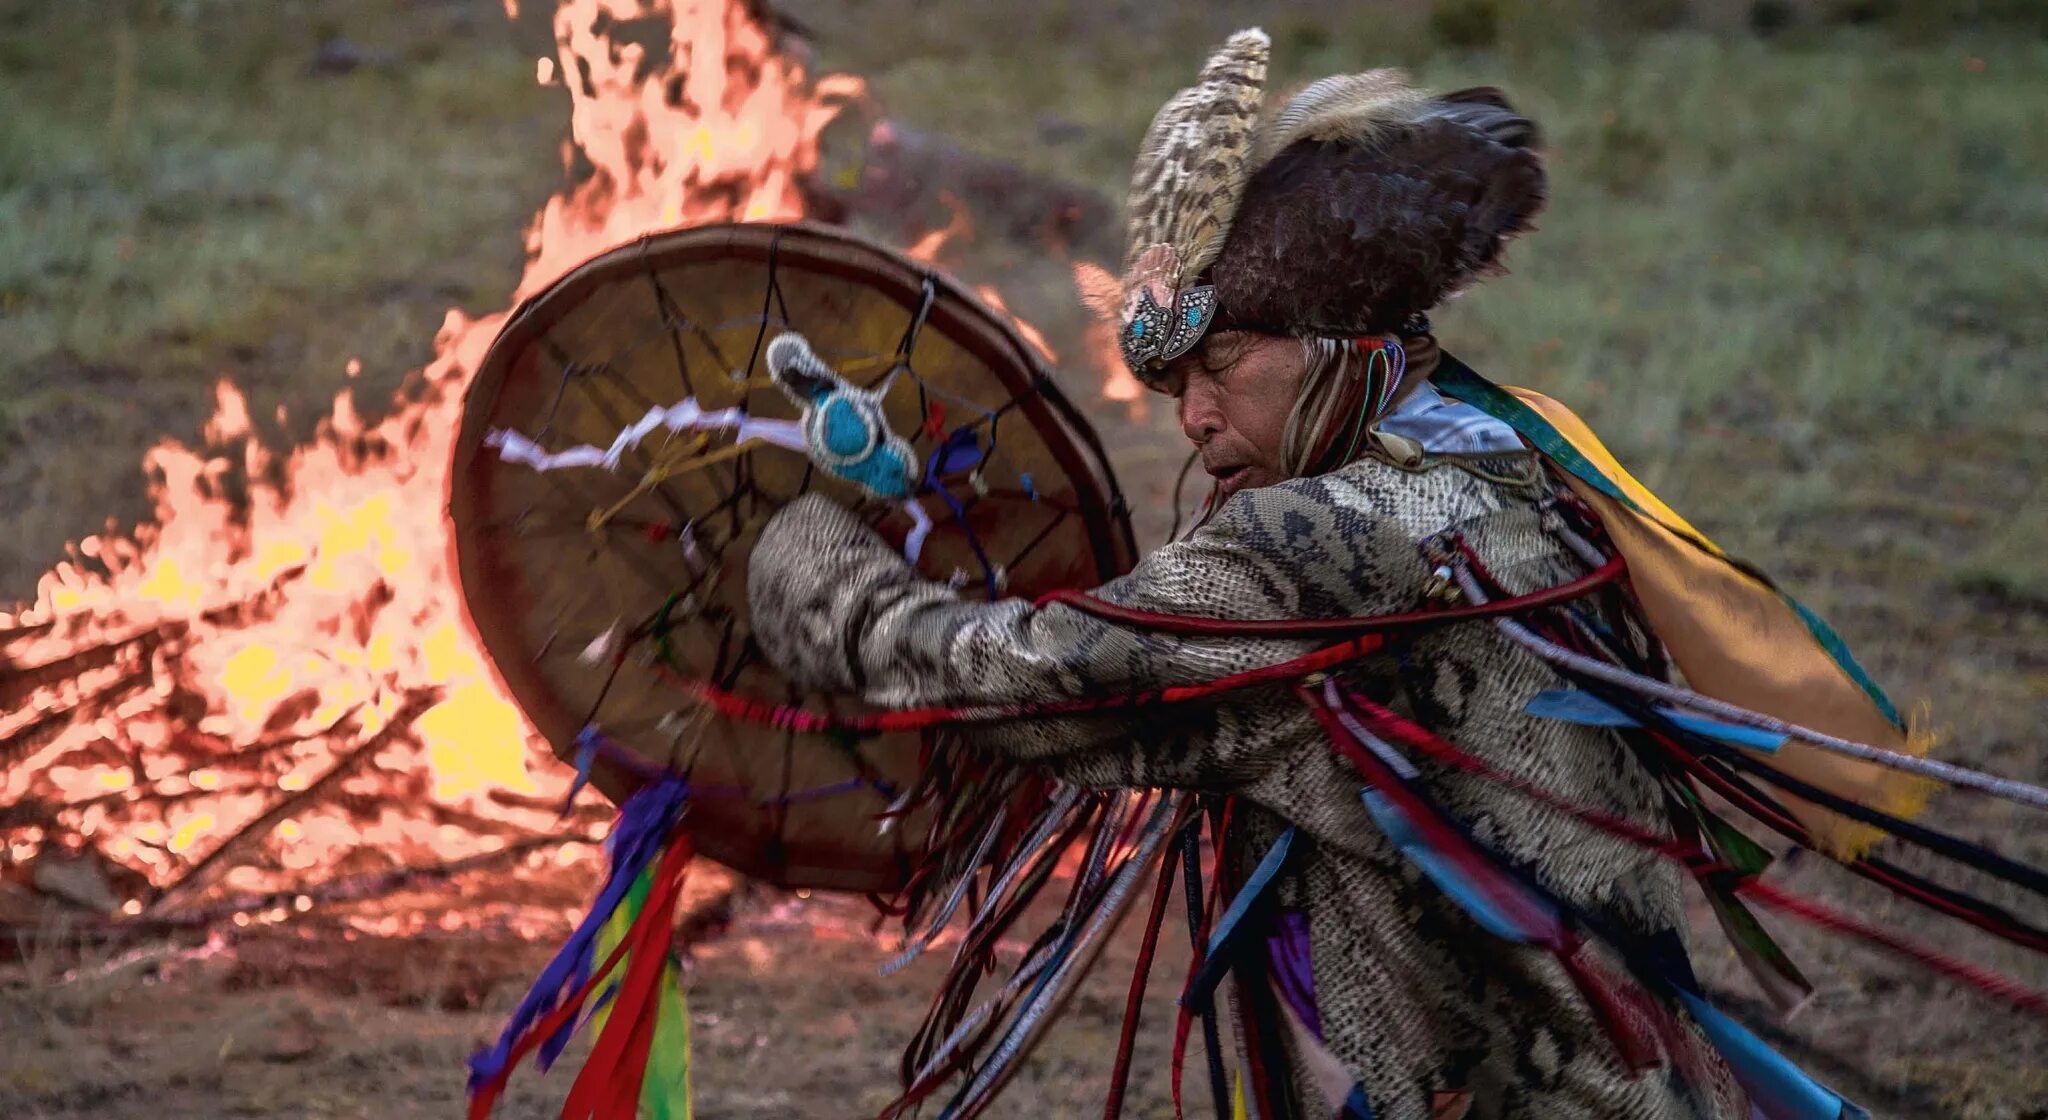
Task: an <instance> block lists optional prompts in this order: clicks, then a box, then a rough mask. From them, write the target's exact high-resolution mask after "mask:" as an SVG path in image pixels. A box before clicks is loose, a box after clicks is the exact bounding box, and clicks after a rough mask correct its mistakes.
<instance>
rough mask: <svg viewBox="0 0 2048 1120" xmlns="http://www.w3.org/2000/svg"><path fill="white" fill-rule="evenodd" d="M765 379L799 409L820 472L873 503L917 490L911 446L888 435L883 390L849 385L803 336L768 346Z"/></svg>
mask: <svg viewBox="0 0 2048 1120" xmlns="http://www.w3.org/2000/svg"><path fill="white" fill-rule="evenodd" d="M766 357H767V361H768V374H769V376H770V377H772V378H774V380H775V384H776V386H777V387H778V388H780V389H781V390H782V391H783V392H784V393H786V394H788V396H789V399H790V400H792V401H794V402H796V404H797V407H799V408H801V409H803V418H802V420H801V423H802V425H803V432H804V447H805V451H806V453H808V454H809V455H810V457H811V461H812V462H814V463H816V464H817V465H818V467H819V469H821V470H823V471H825V472H826V473H828V474H831V475H832V476H834V477H835V478H842V479H845V480H846V481H848V482H851V483H853V484H854V485H856V486H858V487H860V488H861V489H863V490H866V491H867V492H868V493H870V494H873V495H875V496H876V497H878V498H884V499H887V500H889V501H900V500H902V499H905V498H908V497H910V495H911V493H912V492H913V491H914V490H915V489H916V486H917V467H916V456H915V453H914V452H913V451H912V450H911V448H910V444H909V443H908V442H907V441H906V440H904V439H903V437H901V436H899V435H897V434H896V433H895V432H893V431H890V430H889V422H888V418H887V417H886V416H885V415H884V414H883V412H882V391H881V390H875V389H862V388H860V387H859V386H856V385H853V384H851V383H850V382H848V381H847V380H846V379H845V378H843V377H841V376H839V374H838V373H837V372H836V371H834V370H833V369H832V367H831V366H828V365H826V364H825V363H824V361H823V360H821V359H820V358H819V357H818V355H817V354H815V353H813V352H812V350H811V345H810V343H808V342H806V341H804V338H803V336H802V335H799V334H795V333H790V334H784V335H780V336H777V337H776V339H775V340H774V341H773V342H770V343H769V344H768V351H767V355H766Z"/></svg>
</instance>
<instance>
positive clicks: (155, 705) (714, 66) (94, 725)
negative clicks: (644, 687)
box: [0, 0, 861, 923]
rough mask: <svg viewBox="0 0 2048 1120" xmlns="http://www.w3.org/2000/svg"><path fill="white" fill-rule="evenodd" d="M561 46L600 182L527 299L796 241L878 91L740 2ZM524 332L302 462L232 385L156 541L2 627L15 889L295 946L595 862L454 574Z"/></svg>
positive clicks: (158, 463) (166, 447) (587, 188)
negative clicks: (580, 272)
mask: <svg viewBox="0 0 2048 1120" xmlns="http://www.w3.org/2000/svg"><path fill="white" fill-rule="evenodd" d="M651 20H665V21H667V22H668V23H669V25H670V26H669V30H668V34H667V35H666V36H659V35H656V36H649V35H648V34H647V25H648V23H649V22H650V21H651ZM554 26H555V32H556V44H557V54H556V57H555V58H554V59H543V60H541V62H540V64H539V67H538V76H539V78H540V80H541V81H542V82H543V83H551V82H553V81H555V80H556V79H557V75H558V74H559V75H560V76H562V79H563V80H562V84H563V85H564V86H565V88H566V89H567V91H568V94H569V97H570V100H571V104H572V117H571V127H572V132H573V137H574V143H575V145H576V148H577V150H578V151H579V152H580V153H581V155H582V157H583V158H584V159H585V160H587V161H588V163H589V164H590V165H591V166H592V167H593V169H594V170H593V171H592V172H591V173H590V174H589V175H588V176H587V177H585V178H583V179H582V180H581V181H580V182H578V183H576V184H574V185H573V186H571V187H569V188H567V189H565V190H564V191H563V192H561V193H560V194H558V195H557V196H555V197H554V198H552V199H550V200H549V201H548V202H547V204H546V205H545V206H544V207H543V208H542V209H541V211H540V213H539V214H538V215H536V217H535V219H534V222H533V224H532V226H531V227H530V228H529V230H528V234H527V250H528V259H527V266H526V270H525V273H524V275H523V276H522V278H521V280H520V282H519V285H518V289H517V294H518V295H519V296H521V297H523V296H526V295H528V294H531V293H533V292H535V291H537V290H539V289H540V288H542V287H543V286H545V285H546V284H547V283H548V282H549V281H550V280H552V279H554V278H555V277H556V276H557V275H559V274H560V273H561V272H562V271H563V270H565V269H567V268H569V267H571V266H572V265H574V264H576V263H577V262H579V261H581V260H583V259H585V258H587V257H589V256H591V255H592V254H594V253H596V252H598V251H600V250H602V249H605V248H607V247H609V246H612V245H615V244H618V243H620V242H623V241H627V240H630V239H632V238H634V237H637V236H639V235H642V234H645V233H647V232H650V231H653V230H657V229H661V228H666V227H670V226H675V225H686V224H695V223H703V222H713V221H726V220H736V219H744V220H777V219H790V218H796V217H800V216H802V214H803V212H804V203H803V197H802V194H801V193H800V186H801V184H802V182H803V180H804V177H805V176H806V174H807V173H808V172H809V171H810V170H811V168H812V167H813V166H814V164H815V162H816V153H817V137H818V133H819V131H820V129H822V128H823V127H824V126H825V125H826V124H827V123H828V122H829V121H830V120H831V119H832V118H833V116H834V115H835V114H836V113H837V112H838V111H839V109H840V107H841V106H842V105H843V104H844V103H846V101H847V100H848V99H850V98H853V97H856V96H858V95H859V93H860V90H861V87H860V83H859V82H858V81H857V80H854V79H850V78H845V77H828V78H824V79H821V80H817V81H813V80H811V79H810V78H809V77H808V76H807V75H806V74H805V73H804V72H803V70H802V68H801V67H800V65H799V64H798V63H796V62H795V61H793V60H791V59H790V58H788V57H786V56H784V55H783V54H781V53H778V51H777V49H776V47H777V44H776V43H775V42H774V41H773V33H772V32H771V31H769V30H768V29H767V28H765V27H764V26H763V25H762V24H761V23H759V22H757V20H756V19H755V17H754V16H753V15H752V14H750V8H749V6H748V5H747V4H744V3H740V2H737V0H675V2H674V3H673V4H670V5H662V4H653V5H644V4H642V3H640V2H638V0H635V2H631V3H629V2H626V0H567V2H565V3H564V4H563V5H562V6H561V8H560V10H559V11H558V12H557V14H556V17H555V22H554ZM625 29H630V30H631V32H632V33H631V34H630V35H627V34H625V33H624V30H625ZM664 38H665V39H666V42H665V44H664V43H663V39H664ZM503 318H504V313H497V314H492V315H488V316H484V317H482V318H471V317H469V316H467V315H465V314H464V313H462V312H460V311H455V310H451V311H449V312H448V315H447V318H446V321H445V323H444V325H443V327H442V330H441V332H440V334H439V336H438V337H437V338H436V339H435V355H436V356H435V358H434V360H433V361H432V362H431V363H430V364H429V365H428V366H427V367H426V368H425V369H423V370H421V371H420V372H419V374H418V375H417V378H416V384H417V388H416V389H415V390H414V391H413V392H412V393H411V394H410V395H409V396H408V397H407V399H405V400H403V401H401V402H400V403H399V404H398V405H397V406H396V407H395V408H394V409H393V410H392V411H391V413H390V415H389V416H388V417H387V418H385V419H384V420H383V421H381V422H379V423H376V424H374V425H369V424H365V423H364V422H363V420H362V419H361V417H360V416H359V415H358V413H357V411H356V407H355V402H354V400H353V397H352V396H351V392H350V390H349V389H347V388H343V389H342V390H341V391H340V392H339V393H338V394H337V395H336V397H335V400H334V405H333V408H332V411H331V413H330V415H329V416H328V417H327V418H326V420H324V421H323V422H322V424H321V426H320V430H319V434H318V436H317V438H315V439H314V440H313V442H311V443H310V444H308V445H307V446H304V447H299V448H296V449H293V450H290V451H288V452H277V451H274V450H272V449H270V448H267V447H265V446H263V445H262V443H261V442H259V441H258V440H257V439H255V438H254V437H252V435H251V434H250V425H249V418H248V410H247V408H246V405H245V402H244V400H243V397H242V395H241V394H240V393H239V392H238V391H237V390H236V389H235V387H234V386H233V385H230V384H227V383H225V382H224V383H222V384H221V385H220V386H219V390H218V405H217V409H216V412H215V416H214V419H213V420H212V421H211V422H210V423H209V424H208V425H207V426H206V429H205V432H204V440H203V442H202V443H201V444H200V445H199V446H196V447H188V446H185V445H182V444H179V443H175V442H168V441H167V442H165V443H164V444H162V445H160V446H158V447H157V448H155V449H154V450H152V451H151V452H150V453H149V454H148V456H147V458H146V466H147V468H148V471H149V474H150V476H151V480H152V481H151V486H152V492H153V495H154V499H155V504H156V519H155V523H154V524H151V525H148V526H144V527H142V528H140V529H138V530H137V531H136V532H134V533H133V534H132V535H127V536H121V535H114V534H108V535H105V536H100V537H93V538H88V539H86V540H84V541H81V542H79V543H78V544H77V545H76V546H75V547H74V548H73V550H72V556H71V559H70V560H68V561H67V562H65V563H62V564H59V565H58V566H57V567H56V568H55V569H54V570H52V571H51V572H49V573H48V575H46V576H45V577H44V578H43V580H42V581H41V583H40V586H39V587H38V588H37V593H36V599H35V602H34V603H33V604H31V605H29V606H27V607H25V608H24V609H22V610H21V611H19V612H17V613H13V614H0V667H4V670H5V673H4V676H0V713H4V714H0V805H5V806H7V808H6V809H5V810H4V811H0V860H4V866H5V867H6V868H7V869H9V871H10V875H9V878H11V879H20V880H23V881H30V882H33V883H34V884H35V885H36V886H37V887H38V888H39V889H40V890H41V891H42V893H44V894H45V895H50V896H55V897H62V898H65V899H67V900H68V901H70V902H71V903H73V904H74V905H78V906H80V907H82V908H84V909H87V910H97V911H100V912H102V913H105V914H108V915H112V914H120V915H125V916H132V917H135V918H139V919H161V918H164V917H165V916H167V915H172V914H179V915H192V914H205V913H208V912H215V913H216V914H224V913H227V912H233V913H235V914H237V915H240V916H241V917H240V920H241V921H243V922H245V923H246V922H247V921H249V920H252V919H253V920H255V921H277V920H282V919H284V918H286V917H288V916H290V915H291V914H295V913H303V912H304V911H306V910H308V909H310V908H311V907H312V906H313V905H315V904H316V903H318V902H320V901H323V900H326V899H330V898H345V897H361V896H362V895H364V894H365V893H369V892H374V891H376V890H378V889H385V890H389V889H397V888H399V887H402V886H404V885H406V884H408V883H410V882H411V881H412V879H413V877H414V873H415V872H420V871H422V869H424V870H425V872H426V873H443V872H446V871H448V870H449V869H451V868H453V869H462V868H467V867H473V866H482V865H483V863H484V862H485V861H490V860H499V861H501V862H505V863H510V862H513V861H514V860H516V859H521V858H530V859H532V860H534V861H535V862H537V863H538V862H543V860H542V857H543V856H544V853H541V852H538V851H536V850H535V849H536V847H537V846H538V845H541V844H543V843H558V842H569V841H575V840H579V839H582V840H595V839H597V838H599V837H600V836H601V835H602V825H601V824H599V823H597V822H599V821H601V820H602V819H603V818H605V817H606V816H608V812H607V811H605V810H603V809H601V808H599V807H597V806H595V805H587V806H584V807H583V808H581V809H579V810H578V811H577V813H576V814H575V815H574V817H573V819H572V820H570V821H568V822H564V821H561V820H560V819H559V817H558V813H559V809H560V805H561V802H562V800H563V798H564V797H565V795H566V793H567V791H568V786H569V781H570V775H569V774H567V773H566V772H565V770H564V769H563V768H561V767H558V766H555V765H554V764H553V763H552V759H551V758H550V757H549V755H548V754H547V751H546V748H545V745H544V744H542V743H541V742H539V741H538V739H537V737H536V736H534V735H533V734H532V732H531V730H530V729H529V728H528V727H527V725H526V723H525V721H524V719H523V718H522V717H521V715H520V714H519V712H518V710H517V709H516V708H514V707H513V706H512V704H511V703H510V702H509V701H508V700H507V699H506V697H505V695H504V693H503V692H502V690H501V688H500V686H499V684H498V682H497V681H496V680H495V678H494V677H493V675H492V674H491V673H490V672H489V671H488V670H487V669H486V666H485V663H484V661H483V660H482V658H481V657H480V656H479V654H478V651H477V648H476V646H475V643H474V641H473V639H472V637H471V634H470V632H469V630H468V627H467V623H466V621H465V620H464V619H463V618H462V617H461V614H460V612H459V610H458V608H457V607H456V605H455V604H456V602H457V599H456V596H455V595H454V593H453V590H452V580H451V577H450V574H449V572H448V569H447V562H446V559H445V554H446V551H447V545H446V527H445V518H444V514H443V501H444V487H445V484H446V473H447V467H448V462H449V456H450V446H449V441H450V439H451V438H452V433H453V432H454V431H455V430H456V427H457V424H456V415H457V413H458V412H459V410H460V407H461V400H462V392H463V389H464V387H465V385H466V384H467V383H468V380H469V378H470V376H471V374H472V373H473V371H474V370H475V368H476V366H477V363H478V362H479V360H480V359H481V357H482V355H483V352H484V350H485V349H486V348H487V347H488V345H489V344H490V341H491V339H492V337H493V336H494V334H495V333H496V331H497V328H498V326H499V325H500V323H501V322H502V321H503ZM353 372H354V371H353V370H351V373H353ZM560 851H561V852H562V853H565V854H564V855H563V856H562V857H561V858H562V859H572V858H573V859H577V860H588V859H590V858H591V856H592V850H591V849H590V848H589V847H587V846H579V847H576V848H569V847H564V848H562V849H560ZM572 851H573V852H575V853H576V854H575V855H574V856H573V857H572V856H569V855H567V854H566V853H570V852H572ZM546 862H552V861H546ZM95 864H96V865H97V866H95ZM66 869H69V870H66ZM81 869H82V870H81ZM67 882H68V884H69V886H68V887H67V886H66V884H67ZM223 907H224V908H226V909H225V910H223V909H222V908H223Z"/></svg>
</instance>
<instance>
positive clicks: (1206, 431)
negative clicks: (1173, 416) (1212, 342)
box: [1178, 377, 1223, 445]
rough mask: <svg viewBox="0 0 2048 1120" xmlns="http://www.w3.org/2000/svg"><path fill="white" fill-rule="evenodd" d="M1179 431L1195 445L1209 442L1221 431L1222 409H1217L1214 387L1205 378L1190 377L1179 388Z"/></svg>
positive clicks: (1209, 380) (1217, 403) (1208, 379)
mask: <svg viewBox="0 0 2048 1120" xmlns="http://www.w3.org/2000/svg"><path fill="white" fill-rule="evenodd" d="M1178 407H1179V409H1180V430H1181V431H1182V432H1183V433H1185V434H1186V435H1187V437H1188V439H1189V440H1191V441H1192V442H1194V443H1195V444H1197V445H1200V444H1204V443H1207V442H1209V439H1210V437H1211V436H1214V435H1215V434H1216V433H1217V432H1220V431H1222V430H1223V409H1222V408H1221V407H1219V402H1218V399H1217V393H1216V385H1215V383H1214V381H1213V380H1212V379H1210V378H1207V377H1190V378H1188V379H1187V384H1186V385H1184V386H1183V387H1182V388H1181V394H1180V400H1179V402H1178Z"/></svg>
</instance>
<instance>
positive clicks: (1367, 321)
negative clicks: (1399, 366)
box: [1211, 88, 1546, 336]
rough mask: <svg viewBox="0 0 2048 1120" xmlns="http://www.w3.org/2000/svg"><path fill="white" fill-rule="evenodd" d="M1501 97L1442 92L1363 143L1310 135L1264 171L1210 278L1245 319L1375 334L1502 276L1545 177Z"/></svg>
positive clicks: (1232, 311) (1296, 329) (1531, 129)
mask: <svg viewBox="0 0 2048 1120" xmlns="http://www.w3.org/2000/svg"><path fill="white" fill-rule="evenodd" d="M1537 139H1538V137H1537V130H1536V126H1535V125H1534V124H1533V123H1531V122H1530V121H1529V120H1528V118H1526V117H1523V116H1521V115H1520V114H1518V113H1516V112H1515V111H1514V109H1513V108H1512V107H1510V106H1509V105H1508V103H1507V100H1506V98H1504V97H1503V96H1502V95H1501V93H1500V91H1499V90H1495V89H1491V88H1479V89H1470V90H1462V91H1459V92H1457V93H1453V94H1448V95H1445V96H1443V97H1439V98H1436V99H1435V100H1434V101H1432V102H1431V103H1430V104H1429V105H1428V106H1427V107H1426V108H1425V109H1424V110H1423V111H1422V112H1421V113H1420V114H1419V115H1418V118H1417V119H1416V120H1415V121H1414V122H1412V123H1410V124H1407V125H1403V126H1401V127H1399V128H1398V129H1396V130H1394V131H1392V132H1390V133H1388V134H1386V135H1383V136H1381V137H1378V138H1376V139H1375V140H1374V141H1372V142H1370V143H1366V144H1360V143H1356V142H1351V141H1301V142H1299V143H1296V144H1293V145H1291V146H1289V147H1288V148H1287V149H1285V150H1284V151H1282V152H1280V153H1279V154H1277V155H1276V156H1274V157H1273V159H1272V160H1271V161H1270V162H1269V163H1267V164H1266V165H1265V166H1264V167H1263V168H1261V169H1260V170H1259V172H1258V174H1257V175H1256V176H1254V177H1253V179H1252V181H1251V183H1250V185H1249V186H1248V187H1247V189H1246V191H1245V198H1244V202H1243V204H1242V205H1241V206H1240V207H1239V209H1238V213H1237V220H1236V223H1235V225H1234V226H1233V227H1232V229H1231V232H1230V238H1229V240H1228V241H1227V242H1226V244H1225V246H1224V250H1223V254H1222V256H1221V257H1220V258H1219V259H1218V261H1217V262H1216V265H1215V267H1214V268H1213V270H1212V272H1211V277H1212V280H1213V282H1214V283H1215V285H1216V289H1217V295H1218V297H1219V299H1220V301H1221V303H1222V306H1223V307H1224V309H1226V310H1227V312H1228V313H1229V315H1230V316H1231V318H1232V319H1233V320H1234V321H1235V322H1236V323H1237V324H1239V325H1243V326H1252V327H1257V328H1260V329H1264V330H1269V331H1273V332H1275V333H1290V334H1320V335H1332V336H1345V335H1365V334H1377V333H1380V332H1383V331H1387V330H1391V329H1393V328H1395V327H1397V326H1399V325H1400V324H1401V322H1402V321H1403V320H1405V319H1407V318H1408V317H1409V316H1410V315H1412V314H1414V313H1416V312H1419V311H1426V310H1428V309H1429V308H1431V307H1434V306H1436V304H1437V303H1438V302H1439V301H1441V300H1442V299H1443V298H1444V297H1446V296H1448V295H1450V294H1452V293H1453V292H1456V291H1457V290H1459V289H1460V288H1462V287H1464V286H1466V285H1467V284H1469V283H1471V282H1472V281H1474V280H1476V279H1478V278H1480V277H1482V276H1485V275H1488V274H1489V273H1492V272H1496V271H1498V270H1499V264H1498V261H1499V257H1500V253H1501V249H1502V247H1503V246H1504V245H1505V244H1506V243H1507V241H1508V240H1509V239H1511V238H1513V237H1514V236H1516V235H1517V234H1520V233H1522V232H1524V231H1525V230H1527V229H1529V228H1530V223H1531V221H1532V220H1533V219H1534V217H1535V215H1536V213H1537V211H1539V210H1540V209H1541V208H1542V206H1543V201H1544V197H1545V189H1546V181H1545V176H1544V169H1543V160H1542V157H1541V156H1540V155H1539V154H1538V153H1537V151H1536V148H1535V145H1536V143H1537Z"/></svg>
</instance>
